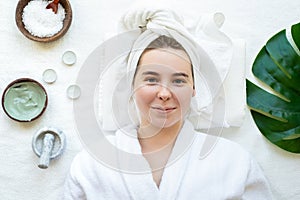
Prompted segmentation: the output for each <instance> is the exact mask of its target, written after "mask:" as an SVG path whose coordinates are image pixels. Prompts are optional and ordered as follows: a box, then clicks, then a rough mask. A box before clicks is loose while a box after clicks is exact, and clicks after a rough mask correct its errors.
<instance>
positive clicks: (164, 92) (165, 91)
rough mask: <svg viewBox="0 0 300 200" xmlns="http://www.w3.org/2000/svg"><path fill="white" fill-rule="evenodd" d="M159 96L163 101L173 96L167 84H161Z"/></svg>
mask: <svg viewBox="0 0 300 200" xmlns="http://www.w3.org/2000/svg"><path fill="white" fill-rule="evenodd" d="M157 97H158V98H159V99H160V100H162V101H167V100H169V99H170V98H171V97H172V93H171V91H170V90H169V88H167V87H166V86H160V87H159V90H158V92H157Z"/></svg>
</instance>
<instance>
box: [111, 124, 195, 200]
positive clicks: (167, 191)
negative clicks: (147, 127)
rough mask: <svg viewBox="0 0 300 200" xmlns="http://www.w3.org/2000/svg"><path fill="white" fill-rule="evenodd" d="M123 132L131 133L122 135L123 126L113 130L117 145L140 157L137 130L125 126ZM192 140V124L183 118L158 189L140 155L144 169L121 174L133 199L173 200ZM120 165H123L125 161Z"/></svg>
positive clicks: (132, 163)
mask: <svg viewBox="0 0 300 200" xmlns="http://www.w3.org/2000/svg"><path fill="white" fill-rule="evenodd" d="M125 132H126V133H130V135H128V134H124V129H123V130H119V131H117V133H116V144H117V146H118V148H120V149H122V150H124V151H127V152H130V153H135V154H139V155H141V156H142V151H141V147H140V144H139V141H138V138H137V129H136V128H135V127H133V126H131V127H126V131H125ZM194 139H195V134H194V128H193V125H192V124H191V123H190V122H188V121H186V122H185V123H184V124H183V127H182V129H181V131H180V132H179V134H178V137H177V140H176V142H175V145H174V147H173V150H172V152H171V155H170V157H169V160H168V163H167V165H166V167H165V169H164V173H163V175H162V179H161V183H160V186H159V188H158V187H157V185H156V184H155V182H154V180H153V178H152V173H151V168H150V166H149V164H148V162H147V161H146V159H145V158H142V160H143V161H142V162H144V163H143V164H144V166H145V170H144V172H139V173H134V172H129V173H122V178H123V181H124V182H125V185H126V187H127V190H128V192H129V193H130V196H131V197H132V199H145V200H146V199H149V200H153V199H176V196H177V192H178V191H180V186H181V182H182V179H183V178H184V173H185V171H186V167H187V165H188V160H189V158H190V153H189V150H190V146H191V144H192V143H193V141H194ZM122 164H123V165H124V163H122ZM127 165H131V166H132V165H135V162H132V161H130V162H129V163H127Z"/></svg>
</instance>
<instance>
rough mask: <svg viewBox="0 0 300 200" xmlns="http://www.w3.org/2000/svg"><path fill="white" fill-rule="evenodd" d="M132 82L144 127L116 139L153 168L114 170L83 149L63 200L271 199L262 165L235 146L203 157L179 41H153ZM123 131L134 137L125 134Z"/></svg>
mask: <svg viewBox="0 0 300 200" xmlns="http://www.w3.org/2000/svg"><path fill="white" fill-rule="evenodd" d="M132 84H133V90H134V91H133V101H134V103H135V106H136V108H137V112H138V118H139V125H138V126H135V125H131V126H128V127H126V128H125V129H122V130H121V131H120V130H119V131H117V132H116V134H115V136H114V137H113V139H112V141H113V143H114V144H115V145H116V146H117V147H120V148H121V147H124V148H129V149H134V150H135V153H139V154H141V155H142V157H143V159H144V161H145V163H147V165H146V166H147V168H148V170H145V173H136V174H135V173H126V172H122V171H119V170H116V169H111V168H109V167H107V166H104V165H102V164H101V163H98V162H97V161H96V160H95V159H94V158H93V157H92V156H91V155H90V154H89V153H87V152H85V151H83V152H81V153H79V154H78V155H77V156H76V157H75V159H74V161H73V163H72V166H71V169H70V175H69V176H68V179H67V180H66V185H65V186H66V187H65V193H64V197H65V199H76V200H78V199H88V200H94V199H97V200H98V199H149V200H156V199H162V200H167V199H170V200H171V199H172V200H173V199H182V200H186V199H205V200H209V199H211V200H225V199H250V200H252V199H255V200H259V199H261V200H268V199H271V194H270V191H269V187H268V184H267V182H266V179H265V177H264V176H263V174H262V171H261V169H260V168H259V166H258V164H257V163H256V162H255V161H254V160H253V159H252V158H251V156H250V155H249V154H248V153H247V152H245V151H244V150H243V149H242V148H240V146H238V145H237V144H234V143H232V142H230V141H228V140H225V139H222V138H219V139H218V141H217V142H216V144H215V146H214V147H213V148H212V150H211V152H210V153H209V154H208V155H207V156H206V157H205V158H203V159H199V153H200V151H201V148H202V147H203V143H204V141H205V138H206V137H207V136H206V135H205V134H203V133H200V132H197V131H195V130H194V127H193V125H192V123H191V122H189V120H188V119H187V116H188V115H189V113H190V104H191V100H192V98H193V97H194V96H195V94H196V90H195V88H197V85H195V84H194V71H193V65H192V63H191V60H190V57H189V55H188V54H187V52H186V51H185V49H184V48H183V47H182V46H181V44H180V43H178V42H177V41H176V40H175V39H173V38H171V37H168V36H164V35H162V36H159V37H158V38H157V39H155V40H154V41H153V42H151V43H150V45H149V46H148V48H146V49H145V50H144V51H143V53H142V55H141V56H140V59H139V62H138V66H137V68H136V71H135V74H134V78H133V82H132ZM124 130H126V132H127V133H129V134H130V135H133V136H135V137H128V135H126V136H125V135H124V134H123V131H124ZM211 137H213V136H211ZM120 159H122V158H120ZM129 165H132V166H135V165H138V163H135V162H130V163H129ZM147 172H149V173H147Z"/></svg>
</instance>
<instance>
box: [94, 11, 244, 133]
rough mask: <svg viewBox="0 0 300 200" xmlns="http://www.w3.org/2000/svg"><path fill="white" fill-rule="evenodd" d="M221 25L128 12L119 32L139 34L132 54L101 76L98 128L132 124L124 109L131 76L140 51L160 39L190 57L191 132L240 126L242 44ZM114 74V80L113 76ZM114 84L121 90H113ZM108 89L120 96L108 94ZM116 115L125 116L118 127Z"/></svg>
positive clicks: (217, 19)
mask: <svg viewBox="0 0 300 200" xmlns="http://www.w3.org/2000/svg"><path fill="white" fill-rule="evenodd" d="M192 21H193V20H192ZM190 22H191V21H190ZM223 22H224V15H222V14H221V13H215V14H212V15H202V16H200V18H199V19H198V20H197V21H194V23H190V24H189V25H185V24H184V19H183V18H182V17H181V16H179V15H178V14H177V13H175V12H173V11H172V10H167V9H151V8H142V9H137V10H132V11H129V12H128V13H126V14H125V15H124V16H123V17H122V18H121V20H120V28H121V30H123V31H124V32H126V31H136V30H137V29H140V34H137V36H136V40H134V41H133V43H132V48H131V52H129V53H128V55H123V56H121V57H120V58H119V60H118V61H115V63H114V64H112V68H113V70H109V71H110V72H109V73H107V76H106V75H105V74H104V75H103V78H104V80H103V81H102V83H101V84H102V86H101V88H106V89H102V90H101V91H100V99H101V105H100V106H99V108H100V109H99V112H100V116H101V117H100V119H101V124H102V128H103V129H104V130H116V129H118V128H119V126H120V125H125V124H128V123H132V121H131V120H132V119H130V116H131V115H130V114H128V112H129V111H128V110H130V109H131V108H130V106H131V105H129V104H130V103H129V102H130V100H129V99H130V96H131V93H132V91H131V82H132V79H133V75H134V72H135V69H136V67H137V63H138V60H139V57H140V56H141V54H142V52H143V50H144V49H145V48H146V47H147V46H148V45H149V44H150V43H151V42H152V41H153V40H154V39H156V38H157V37H159V36H160V35H166V36H170V37H173V38H174V39H175V40H177V41H178V42H179V43H180V44H181V45H182V46H183V47H184V48H185V50H186V51H187V53H188V55H189V56H190V59H191V62H192V65H193V73H194V79H195V80H194V82H195V89H196V96H195V97H193V99H192V104H191V113H190V115H189V116H188V119H189V120H190V121H191V122H192V123H193V125H194V127H195V129H209V128H212V127H229V126H240V125H241V124H242V122H243V118H244V114H245V113H244V112H245V111H244V109H245V86H244V60H245V55H244V45H243V43H241V42H240V43H237V42H236V41H235V42H233V40H231V39H230V38H229V37H228V36H226V35H225V34H224V33H223V32H221V31H220V30H219V28H220V26H221V25H222V24H223ZM113 73H116V74H118V75H115V76H112V74H113ZM124 73H125V74H124ZM122 76H126V77H127V78H126V80H127V83H126V81H125V80H121V79H122V78H121V77H122ZM105 77H107V78H105ZM112 77H114V78H112ZM128 80H129V81H128ZM116 85H119V86H122V87H121V88H122V89H120V87H119V86H117V87H116V88H114V86H116ZM112 88H113V90H114V93H116V92H117V93H118V95H111V93H112ZM115 97H116V98H115ZM120 97H121V98H120ZM112 102H113V103H112ZM233 107H234V109H233ZM116 108H117V109H116ZM122 108H123V110H122ZM124 112H126V113H127V114H124ZM116 116H117V118H118V119H117V120H116ZM120 116H124V117H123V119H121V121H122V122H119V121H118V120H120Z"/></svg>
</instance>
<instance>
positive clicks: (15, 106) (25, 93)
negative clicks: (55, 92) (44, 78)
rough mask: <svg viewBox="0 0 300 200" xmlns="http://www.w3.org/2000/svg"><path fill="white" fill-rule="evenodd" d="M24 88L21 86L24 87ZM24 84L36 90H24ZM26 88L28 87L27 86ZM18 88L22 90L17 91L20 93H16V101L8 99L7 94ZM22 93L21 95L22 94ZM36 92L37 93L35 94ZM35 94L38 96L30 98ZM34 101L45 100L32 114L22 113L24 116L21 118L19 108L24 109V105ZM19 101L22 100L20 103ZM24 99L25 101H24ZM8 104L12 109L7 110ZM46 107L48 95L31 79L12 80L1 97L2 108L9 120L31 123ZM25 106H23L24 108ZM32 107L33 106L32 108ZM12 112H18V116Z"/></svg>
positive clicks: (28, 112) (8, 95)
mask: <svg viewBox="0 0 300 200" xmlns="http://www.w3.org/2000/svg"><path fill="white" fill-rule="evenodd" d="M24 84H25V86H22V85H24ZM26 84H27V85H28V84H29V85H31V86H32V87H33V88H36V90H32V91H30V90H29V89H27V90H26V89H25V88H26ZM27 87H28V86H27ZM18 88H22V90H20V89H19V91H21V92H20V93H18V95H20V96H18V97H17V98H16V99H13V100H12V99H10V97H12V95H10V94H9V91H10V90H17V89H18ZM22 92H23V93H22ZM36 92H38V93H36ZM32 93H35V94H37V95H38V96H37V97H36V98H34V97H32V96H31V94H32ZM31 98H32V100H33V101H34V100H36V99H39V98H42V99H43V98H45V99H43V102H40V103H42V104H41V105H40V106H39V108H37V110H34V111H32V113H30V111H24V116H22V112H23V111H20V110H19V108H20V107H22V106H23V107H24V105H25V104H27V103H28V101H29V100H31ZM19 99H23V100H22V101H20V100H19ZM24 99H25V100H26V99H27V101H24ZM28 99H29V100H28ZM15 100H17V101H18V102H20V104H22V105H19V104H16V103H15V102H14V101H15ZM9 103H12V107H13V108H9V107H8V106H6V105H8V104H9ZM47 105H48V95H47V92H46V90H45V88H44V87H43V86H42V85H41V84H40V83H39V82H37V81H36V80H34V79H31V78H18V79H16V80H14V81H13V82H11V83H10V84H8V86H7V87H6V88H5V90H4V92H3V95H2V108H3V110H4V112H5V113H6V115H7V116H8V117H10V118H11V119H13V120H15V121H18V122H31V121H33V120H35V119H37V118H39V117H40V116H41V115H42V114H43V113H44V112H45V110H46V108H47ZM26 106H27V105H25V107H26ZM32 107H34V106H32ZM13 112H19V113H18V114H20V115H18V116H16V115H15V114H14V113H13Z"/></svg>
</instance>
